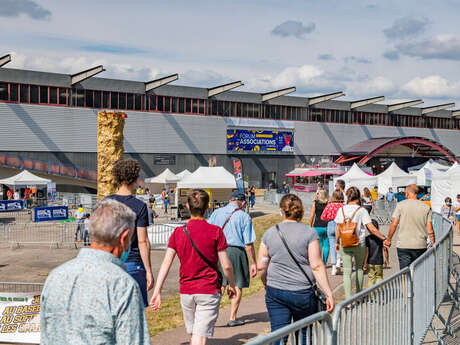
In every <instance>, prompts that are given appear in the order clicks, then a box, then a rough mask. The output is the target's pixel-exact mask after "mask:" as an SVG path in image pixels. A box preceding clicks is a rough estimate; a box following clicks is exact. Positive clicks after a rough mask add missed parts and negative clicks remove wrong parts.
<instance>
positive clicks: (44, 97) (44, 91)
mask: <svg viewBox="0 0 460 345" xmlns="http://www.w3.org/2000/svg"><path fill="white" fill-rule="evenodd" d="M40 103H48V86H40Z"/></svg>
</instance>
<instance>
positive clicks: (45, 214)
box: [34, 206, 69, 222]
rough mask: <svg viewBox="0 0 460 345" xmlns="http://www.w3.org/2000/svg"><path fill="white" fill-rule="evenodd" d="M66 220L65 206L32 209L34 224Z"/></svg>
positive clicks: (67, 213) (67, 214)
mask: <svg viewBox="0 0 460 345" xmlns="http://www.w3.org/2000/svg"><path fill="white" fill-rule="evenodd" d="M67 218H69V208H68V207H67V206H51V207H36V208H35V209H34V222H44V221H49V220H65V219H67Z"/></svg>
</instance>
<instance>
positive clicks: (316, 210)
mask: <svg viewBox="0 0 460 345" xmlns="http://www.w3.org/2000/svg"><path fill="white" fill-rule="evenodd" d="M328 201H329V200H328V194H327V191H326V190H324V189H321V190H320V191H319V192H318V198H317V200H315V201H314V202H313V205H312V206H311V212H310V218H309V223H310V225H311V226H312V227H313V228H314V229H315V230H316V232H317V233H318V236H319V246H320V249H321V256H322V258H323V262H324V263H326V262H327V258H328V257H329V238H328V237H327V221H325V220H323V219H321V215H322V214H323V211H324V209H325V208H326V206H327V203H328Z"/></svg>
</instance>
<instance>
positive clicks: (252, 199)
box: [249, 186, 256, 208]
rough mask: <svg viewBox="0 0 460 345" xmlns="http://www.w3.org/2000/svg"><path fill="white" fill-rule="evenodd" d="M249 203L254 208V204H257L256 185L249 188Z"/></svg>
mask: <svg viewBox="0 0 460 345" xmlns="http://www.w3.org/2000/svg"><path fill="white" fill-rule="evenodd" d="M249 203H250V206H251V208H254V205H255V204H256V187H254V186H251V188H250V189H249Z"/></svg>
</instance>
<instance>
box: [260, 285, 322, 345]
mask: <svg viewBox="0 0 460 345" xmlns="http://www.w3.org/2000/svg"><path fill="white" fill-rule="evenodd" d="M265 304H266V305H267V310H268V315H269V317H270V325H271V331H272V332H273V331H276V330H277V329H280V328H283V327H284V326H287V325H289V324H291V322H292V321H294V322H295V321H298V320H301V319H304V318H306V317H307V316H310V315H312V314H314V313H316V312H317V311H318V302H317V301H316V298H315V294H314V293H313V290H312V289H306V290H298V291H289V290H280V289H276V288H273V287H270V286H267V291H266V293H265ZM306 334H307V329H306V328H305V329H303V330H302V339H301V342H300V344H298V345H303V344H307V341H306V340H307V339H306ZM296 339H298V335H297V334H296ZM284 343H285V344H287V337H286V338H285V339H284ZM310 343H311V341H310ZM310 343H308V344H310ZM279 344H280V342H279V341H277V342H275V343H274V345H279Z"/></svg>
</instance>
